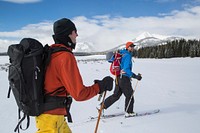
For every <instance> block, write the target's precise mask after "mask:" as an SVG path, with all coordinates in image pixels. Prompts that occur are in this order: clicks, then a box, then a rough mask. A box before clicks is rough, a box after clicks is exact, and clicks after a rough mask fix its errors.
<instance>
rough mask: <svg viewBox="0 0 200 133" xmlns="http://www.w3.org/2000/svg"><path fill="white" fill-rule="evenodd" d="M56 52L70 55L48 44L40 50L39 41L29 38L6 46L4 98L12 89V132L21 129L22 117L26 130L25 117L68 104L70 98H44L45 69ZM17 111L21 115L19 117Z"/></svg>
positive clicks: (63, 49) (62, 48)
mask: <svg viewBox="0 0 200 133" xmlns="http://www.w3.org/2000/svg"><path fill="white" fill-rule="evenodd" d="M59 51H67V52H70V53H72V52H71V51H69V50H68V49H67V48H64V47H54V48H51V47H49V46H48V45H45V47H43V45H42V44H41V43H40V42H39V41H37V40H35V39H32V38H24V39H22V40H21V42H20V43H19V44H13V45H10V46H9V48H8V51H7V54H8V56H9V58H10V66H9V70H8V80H9V85H10V87H9V92H8V98H9V97H10V91H11V90H12V92H13V94H14V97H15V100H16V102H17V105H18V107H19V122H18V124H17V126H16V128H15V130H14V131H15V132H16V131H17V130H18V132H19V128H20V129H23V128H22V126H21V123H22V121H23V120H24V119H25V118H27V127H26V128H25V129H27V128H28V127H29V121H30V118H29V116H39V115H40V114H42V113H43V112H44V111H48V110H52V109H55V108H61V107H66V106H67V103H71V102H72V99H71V98H70V97H68V98H66V97H58V96H56V95H55V96H50V95H44V76H45V69H46V67H47V65H48V63H49V61H50V58H51V54H53V53H55V52H59ZM60 89H61V88H58V89H57V90H58V92H59V91H61V90H60ZM62 89H63V88H62ZM63 91H65V90H63ZM56 94H58V93H56ZM68 106H69V105H68ZM68 110H69V109H68ZM20 112H23V113H24V115H23V117H22V118H21V116H20V114H21V113H20ZM68 113H69V112H68ZM68 115H70V113H69V114H68ZM70 118H71V116H69V118H68V120H69V121H71V120H70ZM25 129H24V130H25Z"/></svg>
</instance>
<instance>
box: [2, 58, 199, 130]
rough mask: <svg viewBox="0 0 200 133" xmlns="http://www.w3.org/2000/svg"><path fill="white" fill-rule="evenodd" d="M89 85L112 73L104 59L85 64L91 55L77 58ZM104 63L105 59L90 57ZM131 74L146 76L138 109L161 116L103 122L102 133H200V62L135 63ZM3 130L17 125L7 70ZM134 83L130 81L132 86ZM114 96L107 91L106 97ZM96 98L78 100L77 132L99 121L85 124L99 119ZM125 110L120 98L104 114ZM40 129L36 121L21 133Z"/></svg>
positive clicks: (74, 127)
mask: <svg viewBox="0 0 200 133" xmlns="http://www.w3.org/2000/svg"><path fill="white" fill-rule="evenodd" d="M76 58H77V60H79V61H78V66H79V69H80V72H81V74H82V77H83V81H84V84H85V85H91V84H92V83H93V80H94V79H102V78H103V77H104V76H106V75H110V73H109V64H108V63H107V62H106V61H103V60H99V61H92V60H89V61H81V60H83V59H88V57H86V56H85V57H76ZM91 58H98V59H103V58H105V56H98V57H97V56H95V57H94V56H90V57H89V59H91ZM134 62H135V64H134V68H133V71H134V72H136V73H138V72H140V73H142V76H143V79H142V80H141V81H139V83H138V86H137V88H136V91H135V106H134V111H136V112H140V111H148V110H153V109H160V110H161V111H160V112H159V113H158V114H154V115H149V116H142V117H135V118H129V119H125V118H124V117H117V118H111V119H106V120H101V121H100V124H99V128H98V133H133V132H135V133H199V132H200V126H199V122H200V96H199V94H200V88H199V85H200V84H199V82H200V69H199V68H200V58H173V59H134ZM5 63H8V57H6V56H0V64H1V66H2V64H5ZM0 83H1V89H0V101H1V102H0V106H1V107H0V119H1V123H0V129H1V132H2V133H12V132H13V130H14V128H15V126H16V124H17V106H16V103H15V100H14V97H13V95H12V94H11V98H10V99H7V98H6V97H7V92H8V80H7V72H5V71H3V70H2V71H0ZM135 84H136V80H132V85H133V88H134V86H135ZM111 94H112V92H108V93H107V96H109V95H111ZM97 99H98V96H96V97H94V98H92V99H90V100H88V101H84V102H76V101H74V102H73V104H72V108H71V113H72V117H73V121H74V123H72V124H69V126H70V128H71V129H72V132H73V133H80V132H83V133H92V132H94V130H95V125H96V121H93V122H89V123H82V122H83V121H85V120H87V119H88V118H89V117H90V116H97V115H98V114H97V110H96V106H97V105H98V104H99V102H98V101H97ZM123 110H124V96H122V97H121V98H120V99H119V100H118V101H117V102H116V103H115V104H114V105H112V106H111V107H110V108H109V109H108V110H105V112H104V113H105V114H111V113H118V112H122V111H123ZM35 131H36V127H35V121H34V118H31V124H30V128H29V129H28V130H26V131H21V132H22V133H23V132H24V133H33V132H35Z"/></svg>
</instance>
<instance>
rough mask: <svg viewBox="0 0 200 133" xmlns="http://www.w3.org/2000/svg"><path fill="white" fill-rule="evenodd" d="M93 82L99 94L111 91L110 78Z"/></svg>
mask: <svg viewBox="0 0 200 133" xmlns="http://www.w3.org/2000/svg"><path fill="white" fill-rule="evenodd" d="M94 82H95V83H97V84H98V85H99V88H100V91H99V94H101V93H103V92H104V91H111V90H112V88H113V78H111V77H110V76H106V77H104V78H103V79H102V80H94Z"/></svg>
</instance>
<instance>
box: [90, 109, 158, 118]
mask: <svg viewBox="0 0 200 133" xmlns="http://www.w3.org/2000/svg"><path fill="white" fill-rule="evenodd" d="M159 112H160V109H155V110H151V111H144V112H138V113H136V115H135V116H129V117H125V118H130V117H138V116H146V115H152V114H156V113H159ZM119 116H125V113H124V112H120V113H115V114H109V115H103V116H101V119H108V118H113V117H119ZM97 118H98V117H90V120H96V119H97Z"/></svg>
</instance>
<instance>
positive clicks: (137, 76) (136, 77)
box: [132, 73, 142, 81]
mask: <svg viewBox="0 0 200 133" xmlns="http://www.w3.org/2000/svg"><path fill="white" fill-rule="evenodd" d="M132 77H133V78H135V79H137V80H139V81H140V80H141V79H142V75H141V74H140V73H138V75H135V74H133V76H132Z"/></svg>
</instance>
